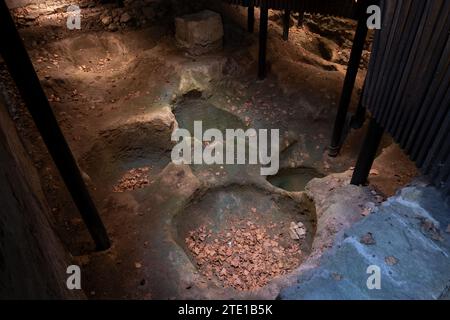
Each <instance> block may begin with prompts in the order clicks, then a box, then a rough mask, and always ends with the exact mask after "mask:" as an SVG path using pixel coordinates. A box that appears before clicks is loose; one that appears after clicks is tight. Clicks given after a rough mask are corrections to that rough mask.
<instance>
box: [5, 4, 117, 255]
mask: <svg viewBox="0 0 450 320" xmlns="http://www.w3.org/2000/svg"><path fill="white" fill-rule="evenodd" d="M0 41H1V45H0V53H1V55H2V57H3V59H4V60H5V62H6V65H7V66H8V69H9V72H10V74H11V76H12V78H13V79H14V81H15V82H16V84H17V87H18V89H19V91H20V93H21V95H22V98H23V100H24V102H25V105H26V106H27V108H28V110H29V112H30V114H31V116H32V117H33V120H34V122H35V123H36V127H37V128H38V130H39V132H40V134H41V136H42V138H43V140H44V142H45V144H46V146H47V148H48V151H49V153H50V155H51V156H52V158H53V161H54V162H55V164H56V166H57V168H58V170H59V172H60V174H61V176H62V178H63V180H64V182H65V184H66V186H67V188H68V189H69V192H70V194H71V195H72V198H73V200H74V202H75V204H76V205H77V207H78V210H79V211H80V213H81V216H82V217H83V220H84V222H85V223H86V226H87V228H88V229H89V232H90V234H91V236H92V238H93V240H94V241H95V244H96V245H97V249H98V250H106V249H108V248H109V247H110V241H109V238H108V235H107V233H106V230H105V227H104V225H103V223H102V221H101V219H100V216H99V215H98V212H97V209H96V207H95V205H94V202H93V201H92V199H91V197H90V195H89V192H88V190H87V188H86V185H85V184H84V181H83V179H82V177H81V174H80V171H79V169H78V166H77V163H76V161H75V159H74V158H73V156H72V153H71V151H70V149H69V146H68V145H67V142H66V140H65V139H64V136H63V134H62V132H61V129H60V128H59V126H58V123H57V121H56V118H55V116H54V114H53V111H52V109H51V107H50V104H49V102H48V100H47V97H46V95H45V93H44V91H43V89H42V87H41V84H40V82H39V78H38V76H37V74H36V72H35V70H34V68H33V64H32V63H31V60H30V57H29V56H28V53H27V51H26V49H25V47H24V45H23V43H22V40H21V38H20V35H19V33H18V31H17V29H16V27H15V25H14V21H13V19H12V17H11V15H10V13H9V9H8V7H7V6H6V3H5V1H0Z"/></svg>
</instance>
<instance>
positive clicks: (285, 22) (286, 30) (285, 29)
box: [283, 9, 291, 41]
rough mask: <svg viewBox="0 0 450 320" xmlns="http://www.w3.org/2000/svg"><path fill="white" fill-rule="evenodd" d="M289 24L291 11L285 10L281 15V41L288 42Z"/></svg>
mask: <svg viewBox="0 0 450 320" xmlns="http://www.w3.org/2000/svg"><path fill="white" fill-rule="evenodd" d="M290 24H291V10H290V9H286V10H285V11H284V15H283V40H284V41H287V40H289V27H290Z"/></svg>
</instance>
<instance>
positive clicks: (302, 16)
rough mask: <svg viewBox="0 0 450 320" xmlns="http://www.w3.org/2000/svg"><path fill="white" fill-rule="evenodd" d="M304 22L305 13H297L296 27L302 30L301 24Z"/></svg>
mask: <svg viewBox="0 0 450 320" xmlns="http://www.w3.org/2000/svg"><path fill="white" fill-rule="evenodd" d="M304 21H305V11H304V10H302V11H299V12H298V26H299V27H300V28H303V22H304Z"/></svg>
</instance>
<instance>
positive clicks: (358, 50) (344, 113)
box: [329, 1, 368, 157]
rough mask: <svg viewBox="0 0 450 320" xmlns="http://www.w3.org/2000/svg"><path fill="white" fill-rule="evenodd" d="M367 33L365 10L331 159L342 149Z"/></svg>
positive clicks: (349, 67)
mask: <svg viewBox="0 0 450 320" xmlns="http://www.w3.org/2000/svg"><path fill="white" fill-rule="evenodd" d="M364 3H366V1H362V4H361V6H362V7H363V6H364ZM367 32H368V29H367V22H366V14H365V12H364V11H363V10H360V15H359V20H358V27H357V28H356V34H355V39H354V40H353V47H352V52H351V54H350V60H349V62H348V68H347V73H346V75H345V80H344V86H343V88H342V93H341V99H340V102H339V108H338V112H337V115H336V120H335V123H334V128H333V135H332V137H331V144H330V148H329V155H330V157H336V156H337V155H338V153H339V150H340V148H341V143H342V136H343V132H344V127H345V123H346V118H347V112H348V108H349V106H350V102H351V99H352V92H353V88H354V86H355V81H356V76H357V74H358V68H359V63H360V61H361V56H362V52H363V50H364V43H365V40H366V37H367Z"/></svg>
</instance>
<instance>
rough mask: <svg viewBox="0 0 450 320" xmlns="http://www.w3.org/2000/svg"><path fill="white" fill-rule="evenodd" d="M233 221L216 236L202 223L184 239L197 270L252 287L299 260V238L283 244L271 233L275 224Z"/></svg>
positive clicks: (241, 287) (237, 286) (231, 284)
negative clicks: (262, 224)
mask: <svg viewBox="0 0 450 320" xmlns="http://www.w3.org/2000/svg"><path fill="white" fill-rule="evenodd" d="M234 225H235V227H231V228H230V229H229V230H227V231H224V232H220V233H218V234H215V236H213V235H212V232H211V230H208V229H207V228H206V227H205V226H202V227H200V228H198V229H197V230H194V231H191V232H190V233H189V237H188V238H186V239H185V241H186V244H187V247H188V248H189V250H190V251H191V252H192V254H193V255H194V257H195V260H196V262H197V265H198V267H199V269H200V272H201V273H202V274H203V275H205V276H206V277H207V278H208V279H212V278H213V277H216V278H218V279H219V280H220V281H221V282H222V283H223V285H224V286H225V287H233V288H235V289H237V290H252V289H257V288H260V287H262V286H264V285H266V284H267V283H268V282H269V281H270V280H271V279H272V278H274V277H277V276H280V275H283V274H287V273H289V272H291V271H292V270H293V269H295V268H296V267H298V265H299V264H300V258H301V250H300V245H299V242H298V241H297V242H295V243H292V244H291V245H289V246H288V247H286V248H285V247H283V246H282V245H281V244H280V236H278V235H276V233H275V235H271V234H270V233H271V232H270V231H272V230H273V229H274V227H276V224H271V225H269V226H268V227H267V228H265V227H260V226H257V225H255V224H254V223H253V222H251V221H239V222H237V223H235V224H234ZM291 241H292V240H291Z"/></svg>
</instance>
